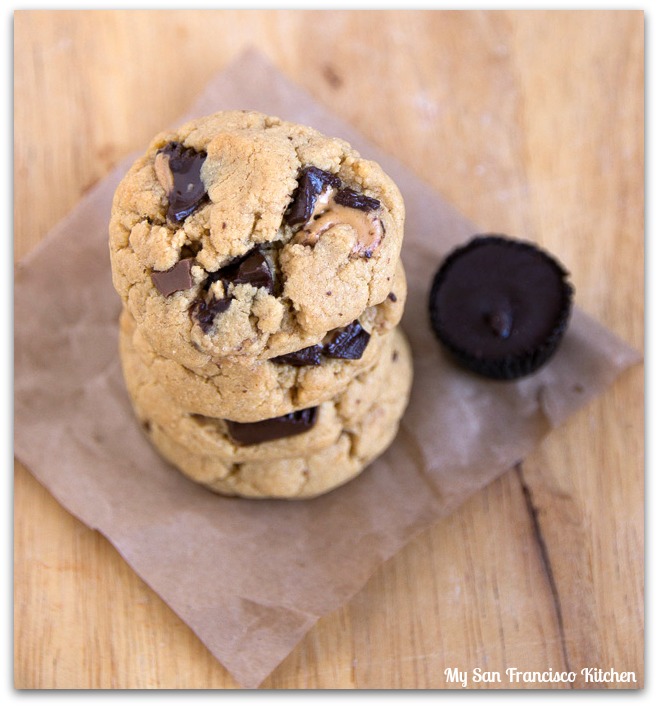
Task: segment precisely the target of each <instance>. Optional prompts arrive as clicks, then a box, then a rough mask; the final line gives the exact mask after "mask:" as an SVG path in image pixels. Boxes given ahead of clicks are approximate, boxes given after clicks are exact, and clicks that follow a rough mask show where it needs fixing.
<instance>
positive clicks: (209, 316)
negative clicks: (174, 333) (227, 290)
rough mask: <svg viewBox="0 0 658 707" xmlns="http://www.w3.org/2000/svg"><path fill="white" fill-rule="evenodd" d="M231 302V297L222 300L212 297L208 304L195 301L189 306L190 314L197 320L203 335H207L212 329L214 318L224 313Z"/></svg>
mask: <svg viewBox="0 0 658 707" xmlns="http://www.w3.org/2000/svg"><path fill="white" fill-rule="evenodd" d="M231 302H233V298H232V297H225V298H223V299H216V298H215V297H213V298H212V299H211V300H210V302H206V301H205V300H202V299H197V300H195V301H194V302H192V304H191V305H190V314H191V315H192V317H194V319H196V320H197V322H198V323H199V326H200V327H201V328H202V329H203V332H204V334H207V333H208V332H209V331H210V330H211V329H212V325H213V322H214V321H215V317H216V316H217V315H218V314H221V313H222V312H225V311H226V310H227V309H228V308H229V307H230V306H231Z"/></svg>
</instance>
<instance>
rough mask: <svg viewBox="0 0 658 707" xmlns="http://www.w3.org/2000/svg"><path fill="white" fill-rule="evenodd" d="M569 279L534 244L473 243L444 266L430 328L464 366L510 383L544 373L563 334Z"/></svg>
mask: <svg viewBox="0 0 658 707" xmlns="http://www.w3.org/2000/svg"><path fill="white" fill-rule="evenodd" d="M567 277H568V273H567V272H566V271H565V269H564V268H563V267H562V265H561V264H560V263H558V262H557V261H556V260H555V259H554V258H553V257H552V256H551V255H549V254H548V253H546V252H544V251H542V250H540V249H539V248H537V247H536V246H534V245H533V244H532V243H528V242H525V241H520V240H516V239H511V238H507V237H506V236H499V235H485V236H478V237H476V238H474V239H473V240H472V241H470V242H469V243H467V244H466V245H465V246H462V247H460V248H457V249H456V250H455V251H453V252H452V253H451V254H450V255H449V256H448V257H447V258H446V259H445V261H444V262H443V264H442V266H441V267H440V268H439V270H438V272H437V273H436V275H435V277H434V281H433V284H432V288H431V292H430V301H429V307H430V318H431V323H432V328H433V329H434V331H435V333H436V335H437V337H438V338H439V340H440V341H441V342H442V343H443V344H444V346H446V348H447V349H448V351H450V352H451V353H452V355H453V356H454V357H455V358H456V360H457V361H458V362H459V363H460V364H461V365H463V366H464V367H466V368H468V369H470V370H472V371H474V372H476V373H479V374H481V375H483V376H486V377H488V378H497V379H502V380H510V379H514V378H519V377H521V376H525V375H528V374H530V373H532V372H534V371H536V370H537V369H538V368H540V367H541V366H543V365H544V364H545V363H546V362H547V361H548V360H549V359H550V357H551V356H552V355H553V354H554V353H555V351H556V350H557V348H558V345H559V343H560V341H561V340H562V336H563V334H564V332H565V330H566V328H567V324H568V320H569V316H570V313H571V305H572V298H573V288H572V286H571V285H570V284H569V283H568V282H567V280H566V278H567Z"/></svg>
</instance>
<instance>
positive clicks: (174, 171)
mask: <svg viewBox="0 0 658 707" xmlns="http://www.w3.org/2000/svg"><path fill="white" fill-rule="evenodd" d="M160 155H163V156H164V158H165V159H166V160H167V163H166V165H164V164H163V162H160V164H159V169H158V170H156V173H157V174H158V179H160V181H161V182H163V186H165V185H167V186H170V188H169V189H167V186H165V189H167V191H168V193H167V197H168V199H169V209H168V210H167V218H168V219H170V220H171V221H173V223H181V222H182V221H184V220H185V219H186V218H187V217H188V216H189V215H190V214H191V213H192V212H193V211H195V210H196V209H197V208H198V207H199V206H200V205H201V204H202V203H203V201H205V199H206V198H207V192H206V187H205V185H204V183H203V181H202V180H201V167H202V166H203V163H204V162H205V159H206V153H205V152H197V151H196V150H194V149H193V148H191V147H183V145H181V143H179V142H170V143H169V144H167V145H166V146H165V147H163V148H162V149H161V150H159V151H158V155H157V156H156V160H158V158H159V156H160ZM166 167H168V169H169V171H170V173H171V178H169V175H167V176H166V178H161V176H160V174H161V173H162V172H164V171H165V169H166ZM172 184H173V186H171V185H172Z"/></svg>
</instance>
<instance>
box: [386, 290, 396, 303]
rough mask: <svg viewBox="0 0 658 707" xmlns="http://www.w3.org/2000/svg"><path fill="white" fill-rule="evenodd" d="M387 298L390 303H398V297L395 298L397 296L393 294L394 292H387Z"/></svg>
mask: <svg viewBox="0 0 658 707" xmlns="http://www.w3.org/2000/svg"><path fill="white" fill-rule="evenodd" d="M388 298H389V299H390V300H391V302H397V301H398V297H397V295H396V294H395V292H389V293H388Z"/></svg>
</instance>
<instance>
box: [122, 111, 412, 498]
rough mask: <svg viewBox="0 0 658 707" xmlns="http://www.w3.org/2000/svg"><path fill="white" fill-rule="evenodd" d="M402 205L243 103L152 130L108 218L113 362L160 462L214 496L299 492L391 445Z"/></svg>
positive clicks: (403, 399) (335, 149) (336, 148)
mask: <svg viewBox="0 0 658 707" xmlns="http://www.w3.org/2000/svg"><path fill="white" fill-rule="evenodd" d="M403 229H404V205H403V201H402V198H401V196H400V193H399V191H398V189H397V187H396V186H395V184H394V183H393V182H392V180H391V179H390V178H389V177H388V176H387V175H386V174H385V173H384V172H383V171H382V169H381V168H380V167H379V165H377V164H376V163H374V162H371V161H368V160H364V159H362V158H361V157H360V156H359V154H358V153H357V152H356V151H355V150H354V149H352V148H351V147H350V145H349V144H347V143H346V142H345V141H343V140H340V139H337V138H329V137H326V136H324V135H322V134H320V133H319V132H317V131H316V130H313V129H312V128H309V127H306V126H302V125H297V124H294V123H289V122H285V121H282V120H279V119H278V118H273V117H269V116H266V115H263V114H261V113H256V112H253V111H230V112H222V113H217V114H214V115H211V116H207V117H205V118H201V119H198V120H195V121H192V122H189V123H187V124H185V125H184V126H182V127H181V128H180V129H178V130H176V131H175V132H168V133H163V134H161V135H159V136H157V137H156V138H155V139H154V140H153V142H152V143H151V146H150V147H149V149H148V151H147V152H146V154H145V155H144V156H143V157H141V158H140V159H138V160H137V162H136V163H135V164H134V165H133V166H132V168H131V169H130V171H129V172H128V174H127V175H126V177H125V178H124V179H123V181H122V182H121V184H120V185H119V187H118V188H117V191H116V194H115V198H114V204H113V209H112V218H111V224H110V254H111V260H112V274H113V281H114V285H115V287H116V289H117V291H118V292H119V294H120V296H121V298H122V300H123V303H124V308H123V312H122V314H121V327H120V353H121V360H122V364H123V370H124V376H125V381H126V385H127V388H128V392H129V394H130V397H131V400H132V403H133V406H134V409H135V412H136V414H137V417H138V418H139V420H140V422H141V424H142V426H143V428H144V430H145V432H146V434H147V435H148V436H149V438H150V439H151V441H152V442H153V444H154V445H155V447H156V448H157V449H158V450H159V451H160V453H161V454H162V455H163V456H164V457H165V458H166V459H168V460H169V461H170V462H171V463H173V464H174V465H175V466H176V467H178V469H180V470H181V471H182V472H183V473H185V474H186V475H187V476H189V477H190V478H192V479H194V480H195V481H197V482H199V483H202V484H204V485H206V486H208V487H209V488H210V489H212V490H214V491H216V492H218V493H222V494H226V495H239V496H246V497H251V498H309V497H312V496H317V495H319V494H322V493H324V492H326V491H329V490H330V489H332V488H335V487H336V486H339V485H341V484H343V483H345V482H346V481H348V480H349V479H351V478H353V477H354V476H356V475H357V474H358V473H360V472H361V471H362V470H363V469H364V468H365V467H366V466H367V465H368V464H369V463H370V462H371V461H372V460H373V459H374V458H375V457H377V456H378V455H380V454H381V453H382V452H383V451H384V450H385V449H386V448H387V447H388V445H389V444H390V443H391V442H392V440H393V438H394V437H395V435H396V433H397V429H398V425H399V421H400V418H401V416H402V413H403V411H404V409H405V407H406V404H407V401H408V396H409V389H410V385H411V378H412V368H411V357H410V352H409V348H408V345H407V343H406V340H405V338H404V336H403V335H402V333H401V331H400V330H399V328H397V325H398V323H399V321H400V318H401V316H402V311H403V307H404V303H405V299H406V281H405V274H404V270H403V268H402V265H401V262H400V260H399V255H400V247H401V243H402V236H403Z"/></svg>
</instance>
